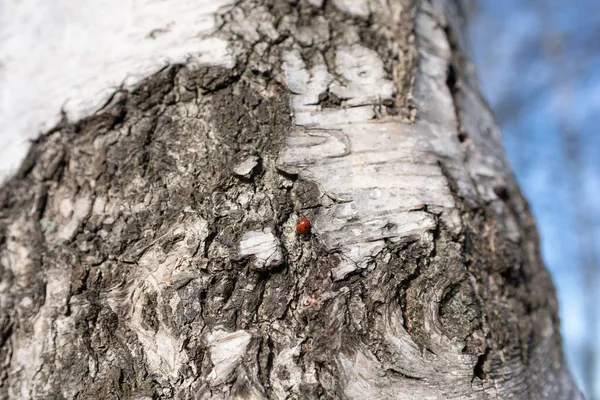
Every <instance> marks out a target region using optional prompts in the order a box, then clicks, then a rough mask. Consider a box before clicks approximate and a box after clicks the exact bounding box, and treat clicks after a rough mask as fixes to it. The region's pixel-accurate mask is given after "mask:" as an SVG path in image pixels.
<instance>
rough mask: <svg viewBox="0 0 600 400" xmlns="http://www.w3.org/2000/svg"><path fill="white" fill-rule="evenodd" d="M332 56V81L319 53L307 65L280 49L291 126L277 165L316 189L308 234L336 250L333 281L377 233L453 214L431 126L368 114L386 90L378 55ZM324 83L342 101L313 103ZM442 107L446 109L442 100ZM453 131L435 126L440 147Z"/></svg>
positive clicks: (349, 50)
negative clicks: (325, 105)
mask: <svg viewBox="0 0 600 400" xmlns="http://www.w3.org/2000/svg"><path fill="white" fill-rule="evenodd" d="M335 60H336V66H335V67H336V71H335V72H336V74H337V75H338V76H342V77H343V78H344V79H343V81H337V80H336V79H334V78H333V76H332V75H333V74H331V73H330V72H329V71H327V66H326V65H325V62H324V60H323V59H322V57H320V56H317V57H315V58H314V59H313V60H312V61H313V66H312V68H311V69H310V70H308V69H307V68H306V66H305V64H304V61H303V60H302V58H301V57H300V55H299V52H298V51H295V50H293V51H290V52H288V53H286V54H284V61H285V62H284V70H285V73H286V79H287V81H288V84H289V86H290V88H291V90H292V91H293V92H294V93H295V94H294V95H293V96H292V107H293V112H294V122H295V125H296V129H293V131H292V132H291V133H290V135H289V137H288V138H287V139H286V146H285V147H284V149H283V150H282V151H281V153H280V156H279V167H280V168H282V169H283V170H286V171H289V172H292V173H297V174H299V175H301V176H302V177H303V178H305V179H307V180H311V181H314V182H316V183H317V184H318V185H319V187H320V188H321V191H322V193H323V195H324V200H325V203H326V205H327V207H326V208H323V209H321V210H320V213H319V214H318V216H317V218H316V220H315V221H314V225H313V226H314V229H313V232H314V233H315V234H316V235H317V236H318V237H319V238H320V239H321V240H322V241H323V242H324V243H325V245H326V246H327V247H328V248H330V249H340V250H342V254H343V256H344V259H343V261H342V264H341V265H340V266H339V267H338V268H336V269H335V270H334V271H333V278H334V279H336V280H339V279H344V278H345V277H346V276H347V275H348V274H350V273H352V272H353V271H355V270H356V269H358V268H364V267H366V264H367V263H368V261H369V260H370V259H371V258H372V257H374V256H375V255H377V253H378V252H379V251H381V249H382V248H383V247H384V240H386V239H387V240H390V241H392V242H399V241H403V240H407V239H408V238H413V239H414V238H417V237H419V236H420V235H422V234H423V233H424V232H426V231H427V230H431V229H433V228H434V226H435V220H434V217H433V215H432V214H434V213H440V212H444V211H445V212H447V215H445V216H443V218H445V222H446V223H447V225H448V226H450V227H456V226H457V225H458V223H459V220H458V217H457V215H456V213H455V212H453V211H452V209H453V207H454V200H453V198H452V195H451V193H450V191H449V188H448V185H447V181H446V178H445V177H444V175H443V174H442V172H441V170H440V167H439V165H438V163H437V160H438V158H437V157H436V151H435V149H434V148H433V147H434V146H435V145H437V143H436V144H434V143H432V140H435V139H436V138H435V137H434V135H432V134H431V129H432V128H434V127H429V126H427V127H419V128H416V127H414V126H407V125H403V124H401V123H400V122H399V121H398V120H396V119H393V118H385V119H380V120H373V118H374V117H375V109H374V107H375V106H376V104H377V103H378V102H379V101H381V100H383V99H386V98H389V97H390V96H391V95H392V90H393V82H392V81H391V80H389V79H386V77H385V71H384V69H383V62H382V60H381V59H380V58H379V56H378V55H377V53H375V52H374V51H373V50H370V49H367V48H364V47H362V46H359V45H353V46H341V47H339V48H337V52H336V57H335ZM327 89H328V90H329V91H330V92H331V93H334V94H336V95H337V96H338V97H340V98H343V99H344V103H343V104H342V108H339V109H331V108H329V109H322V108H321V107H320V106H318V105H315V104H317V102H318V97H319V94H320V93H322V92H325V91H326V90H327ZM437 90H438V91H439V89H437ZM434 101H435V99H434ZM443 106H444V108H445V109H446V110H449V111H448V112H449V113H450V116H452V114H451V113H452V103H451V99H450V102H448V103H446V104H443ZM450 122H452V123H454V121H450ZM451 126H452V129H455V128H456V124H455V123H454V125H451ZM438 129H441V128H438ZM446 129H448V127H446ZM452 132H453V131H450V132H444V134H445V135H446V138H445V142H444V145H448V142H450V140H451V139H452V138H451V137H450V135H451V134H452ZM454 147H456V146H454ZM457 151H458V149H457ZM327 198H329V200H328V199H327ZM423 205H426V206H427V208H425V207H423Z"/></svg>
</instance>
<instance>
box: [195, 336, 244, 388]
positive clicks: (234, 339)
mask: <svg viewBox="0 0 600 400" xmlns="http://www.w3.org/2000/svg"><path fill="white" fill-rule="evenodd" d="M251 339H252V335H250V334H249V333H248V332H246V331H244V330H239V331H235V332H227V331H223V330H215V331H213V332H211V333H209V334H208V335H207V336H206V343H207V344H208V350H209V352H210V360H211V361H212V363H213V369H212V371H211V372H210V374H209V375H208V379H209V380H210V381H211V384H212V385H215V386H216V385H219V384H221V383H223V382H225V381H226V380H227V379H228V378H229V376H230V375H231V374H232V373H233V371H235V369H236V368H237V366H238V365H239V363H240V361H241V359H242V357H243V356H244V354H246V349H247V348H248V345H249V344H250V340H251Z"/></svg>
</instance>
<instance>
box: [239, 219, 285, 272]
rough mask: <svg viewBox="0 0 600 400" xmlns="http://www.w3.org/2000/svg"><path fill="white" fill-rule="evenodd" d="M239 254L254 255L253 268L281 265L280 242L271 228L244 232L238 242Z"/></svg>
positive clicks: (244, 255) (243, 255)
mask: <svg viewBox="0 0 600 400" xmlns="http://www.w3.org/2000/svg"><path fill="white" fill-rule="evenodd" d="M240 256H242V257H247V256H254V257H255V261H254V268H256V269H263V268H272V267H276V266H278V265H281V263H282V262H283V252H282V250H281V243H280V241H279V239H278V238H277V237H276V236H275V234H274V233H273V230H272V229H271V228H265V229H262V230H259V231H249V232H246V233H244V235H243V236H242V241H241V242H240Z"/></svg>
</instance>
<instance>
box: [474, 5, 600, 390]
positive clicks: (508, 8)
mask: <svg viewBox="0 0 600 400" xmlns="http://www.w3.org/2000/svg"><path fill="white" fill-rule="evenodd" d="M475 4H476V8H475V11H474V13H473V15H472V18H471V25H470V27H469V29H468V39H469V42H470V44H471V51H472V57H473V59H474V61H475V64H476V65H477V69H478V74H479V78H480V81H481V85H482V88H483V91H484V93H485V95H486V97H487V99H488V100H489V102H490V105H491V107H492V109H493V110H494V112H495V113H496V115H497V117H498V120H499V123H500V125H501V127H502V130H503V134H504V143H505V148H506V151H507V154H508V157H509V159H510V160H511V163H512V166H513V170H514V172H515V175H516V176H517V179H518V180H519V183H520V184H521V188H522V190H523V192H524V193H525V196H526V197H527V199H528V200H529V202H530V204H531V207H532V210H533V213H534V215H535V217H536V220H537V224H538V229H539V231H540V235H541V247H542V254H543V257H544V261H545V263H546V266H547V268H548V269H549V270H550V272H551V273H552V275H553V279H554V283H555V285H556V287H557V291H558V297H559V302H560V316H561V321H562V331H563V341H564V347H565V354H566V357H567V360H568V362H569V365H570V368H571V370H572V371H573V374H574V375H575V376H576V379H577V380H578V382H579V384H580V387H581V388H582V389H583V390H584V392H586V395H587V396H588V399H591V398H592V396H590V394H591V393H590V389H589V388H590V386H589V385H587V386H586V385H585V384H584V380H585V378H584V376H585V375H584V369H585V368H584V364H583V354H584V350H585V347H584V346H585V344H586V343H590V342H591V343H594V345H595V346H596V349H599V348H600V338H598V337H591V336H592V335H595V334H594V333H593V332H592V330H591V324H590V318H589V316H588V315H587V313H588V311H587V310H589V308H588V309H586V301H587V299H590V296H591V295H592V294H593V293H595V292H598V288H597V287H594V288H591V287H590V285H589V284H587V285H586V283H588V282H590V280H589V279H587V278H586V277H585V275H584V269H583V267H582V264H583V262H582V255H583V254H584V252H582V244H581V243H582V240H583V241H585V243H586V244H585V246H591V247H593V248H594V249H600V132H597V131H599V130H600V1H597V0H571V1H568V2H565V1H560V0H507V1H497V0H476V1H475ZM565 126H566V127H568V128H569V129H568V131H570V132H572V134H573V137H572V138H573V140H568V139H565V132H566V130H565V129H564V127H565ZM566 143H570V145H571V146H572V147H573V148H575V150H576V151H577V152H578V153H579V156H578V157H577V160H578V161H577V162H576V163H569V161H568V160H569V159H571V160H572V158H569V157H568V155H567V153H568V152H567V147H568V146H567V145H566ZM578 215H579V219H578V217H577V216H578ZM581 221H583V222H584V225H586V226H587V227H588V228H589V229H588V230H586V232H587V233H586V234H585V235H584V236H582V235H581V231H582V229H581V224H582V222H581ZM592 253H594V252H592ZM598 253H599V251H595V256H596V257H598ZM596 276H598V274H597V271H596ZM596 281H598V278H596ZM594 310H595V312H596V313H599V314H600V308H596V307H594ZM599 319H600V315H597V317H596V320H599ZM598 331H599V330H598V328H597V329H596V330H595V332H598ZM597 353H598V351H597V352H596V354H597ZM596 365H598V360H597V361H596ZM598 370H599V368H596V377H595V381H596V382H600V373H598V372H599V371H598ZM594 392H595V393H594V394H595V396H596V398H600V385H598V384H596V388H595V390H594Z"/></svg>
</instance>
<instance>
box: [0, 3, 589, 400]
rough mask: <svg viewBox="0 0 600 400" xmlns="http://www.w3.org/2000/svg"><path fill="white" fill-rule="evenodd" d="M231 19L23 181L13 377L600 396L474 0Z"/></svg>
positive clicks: (49, 382)
mask: <svg viewBox="0 0 600 400" xmlns="http://www.w3.org/2000/svg"><path fill="white" fill-rule="evenodd" d="M214 18H216V26H217V27H218V29H217V30H215V31H214V32H212V33H211V35H210V36H211V38H213V39H218V40H221V41H225V42H226V43H227V45H228V49H229V50H228V54H227V57H228V59H230V60H231V61H232V62H231V63H229V64H227V63H221V62H218V63H217V62H216V61H215V62H211V61H210V60H208V61H207V60H203V61H202V62H200V63H196V64H194V65H172V66H170V67H168V68H166V69H164V70H162V71H160V72H159V73H156V74H154V75H152V76H150V77H149V78H147V79H146V80H144V81H143V82H141V83H140V84H139V85H137V86H136V87H134V88H132V89H131V90H128V89H121V90H117V91H115V92H114V93H113V94H112V96H111V97H110V99H109V100H108V101H107V102H106V104H105V105H104V106H103V107H102V108H101V109H100V110H98V111H97V112H95V113H93V114H92V115H89V116H87V117H85V118H82V119H80V120H77V121H70V120H69V119H68V118H64V119H63V121H62V122H60V123H59V124H58V125H57V126H56V127H54V128H53V129H51V130H50V131H48V132H47V133H46V134H44V135H43V136H42V137H40V138H39V139H38V140H36V141H35V142H34V143H33V144H32V147H31V150H30V152H29V155H28V156H27V158H26V159H25V161H24V162H23V164H22V166H21V168H20V169H19V171H18V172H17V173H16V174H15V176H14V177H13V178H12V179H11V180H9V181H8V182H7V183H6V184H5V185H4V186H3V187H2V190H1V192H0V271H1V277H2V280H1V282H0V288H1V292H0V301H1V303H0V305H1V315H0V345H1V347H0V360H1V365H2V366H1V367H0V379H1V381H2V386H1V389H0V397H1V398H10V399H42V398H43V399H50V398H56V399H63V398H65V399H73V398H75V399H138V400H141V399H171V398H176V399H228V398H235V399H296V398H298V399H360V400H364V399H454V398H457V399H458V398H460V399H498V398H520V399H578V398H582V397H581V394H580V393H579V391H578V390H577V388H576V386H575V384H574V382H573V380H572V378H571V376H570V374H569V372H568V370H567V369H566V367H565V364H564V360H563V356H562V353H561V342H560V333H559V321H558V316H557V307H558V306H557V302H556V297H555V294H554V288H553V285H552V282H551V279H550V276H549V275H548V273H547V271H546V270H545V268H544V266H543V264H542V261H541V259H540V254H539V248H538V236H537V233H536V228H535V225H534V221H533V219H532V216H531V213H530V211H529V209H528V206H527V204H526V201H525V200H524V199H523V197H522V195H521V193H520V191H519V189H518V187H517V184H516V183H515V180H514V178H513V176H512V173H511V171H510V168H509V165H508V163H507V161H506V159H505V156H504V154H503V151H502V145H501V137H500V133H499V130H498V127H497V126H496V124H495V122H494V119H493V116H492V114H491V112H490V110H489V109H488V108H487V106H486V104H485V101H484V100H483V98H482V96H481V94H480V92H479V90H478V87H477V82H476V78H475V73H474V71H473V67H472V64H471V63H470V61H469V60H468V59H467V57H466V56H465V47H464V44H463V39H462V36H461V31H460V27H461V25H462V23H463V21H462V19H461V13H460V10H459V8H458V6H457V5H456V4H455V3H454V2H443V1H436V0H431V1H413V0H391V1H388V2H383V1H367V0H353V1H351V0H331V1H326V0H303V1H299V2H296V1H289V2H286V1H283V0H256V1H243V2H239V3H238V4H236V5H234V6H230V7H228V8H225V9H221V10H220V11H219V12H218V13H217V14H216V15H215V16H214ZM300 218H308V219H310V221H311V223H312V231H311V233H310V234H301V233H298V232H297V231H296V229H295V225H296V222H297V221H298V220H299V219H300Z"/></svg>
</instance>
